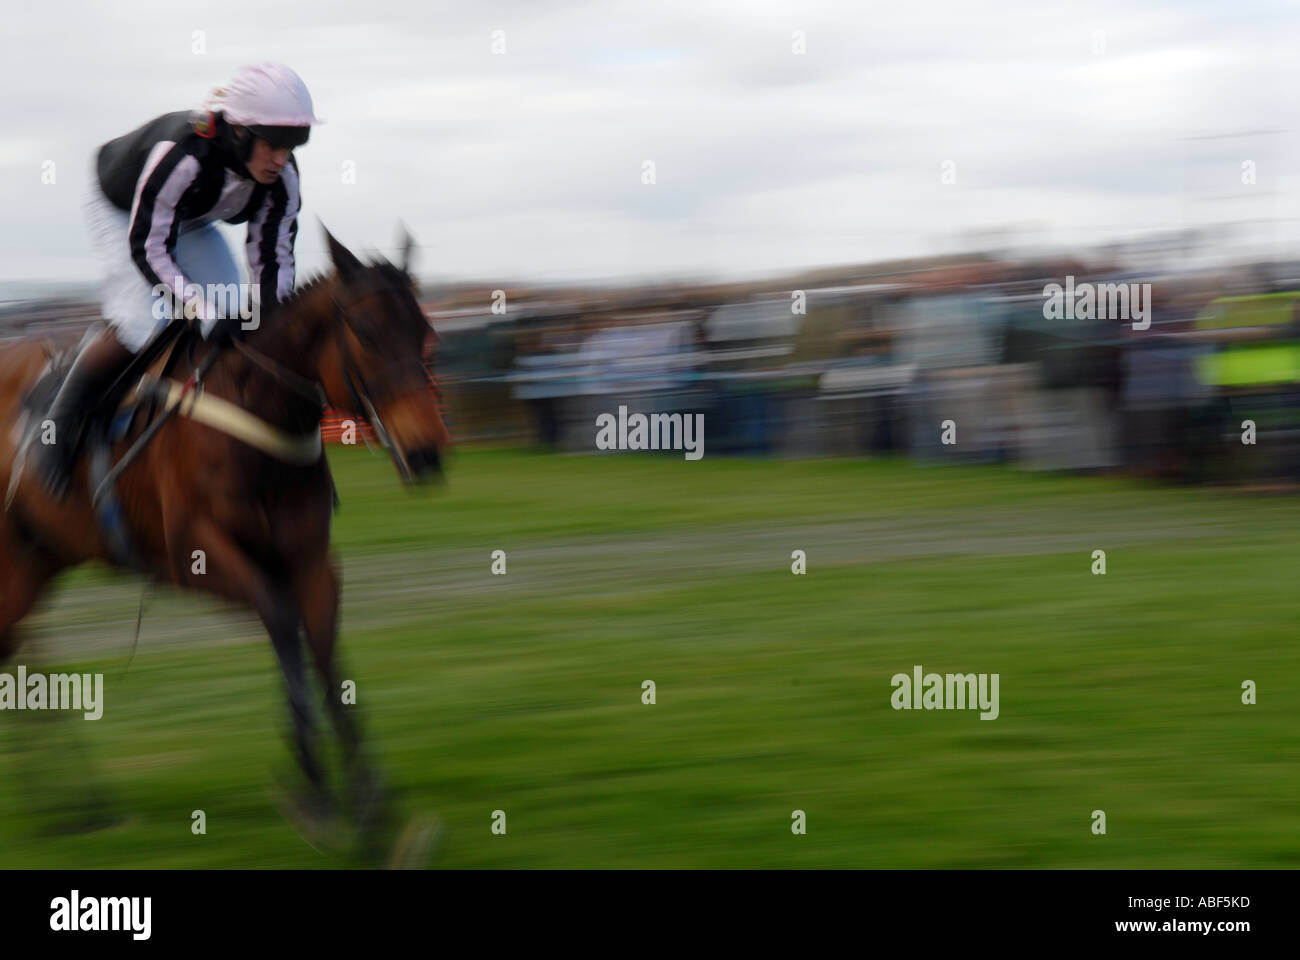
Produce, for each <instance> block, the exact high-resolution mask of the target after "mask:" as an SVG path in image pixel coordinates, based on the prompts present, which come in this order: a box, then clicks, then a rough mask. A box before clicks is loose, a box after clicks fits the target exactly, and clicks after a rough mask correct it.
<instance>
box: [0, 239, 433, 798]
mask: <svg viewBox="0 0 1300 960" xmlns="http://www.w3.org/2000/svg"><path fill="white" fill-rule="evenodd" d="M325 236H326V239H327V242H328V244H329V250H330V256H331V259H332V260H333V264H334V268H335V272H334V273H332V274H330V275H328V276H326V277H322V278H317V279H316V280H313V281H311V282H310V283H308V284H307V285H306V286H304V287H301V288H299V289H298V290H297V291H296V292H295V293H294V295H293V296H292V297H291V298H290V299H288V300H287V301H285V302H284V303H283V304H281V305H280V306H279V308H278V309H277V310H276V312H275V313H274V315H273V316H272V317H270V318H269V319H268V320H267V321H266V323H264V324H263V325H262V326H261V327H260V329H258V330H256V331H252V332H250V333H249V334H248V335H247V337H246V340H245V341H244V342H243V343H242V344H239V345H238V346H239V350H238V351H236V350H227V351H226V352H224V353H222V354H221V355H220V356H218V357H215V358H213V359H214V361H215V362H214V363H213V364H212V366H211V368H210V369H209V370H208V372H207V373H206V374H205V376H204V378H203V381H202V382H203V391H204V393H205V395H209V396H215V397H220V398H223V399H224V400H227V401H230V402H231V403H233V404H236V405H237V406H239V407H241V408H243V410H245V411H248V412H249V413H251V414H253V415H255V416H256V417H258V418H260V419H262V420H263V421H265V422H266V423H269V424H270V425H272V426H274V427H276V428H278V429H279V430H280V431H283V433H284V434H289V435H297V436H299V437H310V436H311V432H312V431H314V430H317V429H318V425H319V422H320V417H321V412H322V402H323V401H328V403H329V405H330V406H331V407H333V408H334V409H336V410H338V411H341V412H345V413H346V414H348V415H352V416H357V417H367V418H368V419H370V421H371V423H372V425H373V426H374V427H375V428H376V430H377V432H378V433H379V434H380V436H381V437H382V438H383V439H384V440H385V441H386V442H387V444H388V446H389V452H390V454H391V455H392V457H393V459H394V461H395V463H396V465H397V468H398V471H399V473H400V475H401V476H402V478H403V480H405V481H406V482H407V483H411V482H414V481H416V480H419V479H423V478H427V477H429V476H430V475H436V474H438V473H439V472H440V458H439V450H440V449H442V448H445V447H446V446H447V445H448V444H449V442H450V438H449V436H448V433H447V429H446V426H445V425H444V423H443V419H442V414H441V411H440V409H439V405H438V401H437V398H436V394H435V393H434V392H432V391H431V390H430V382H429V377H428V374H427V372H426V370H425V367H424V364H423V361H422V345H423V342H424V339H425V337H426V335H428V334H429V331H430V326H429V323H428V321H427V319H426V318H425V316H424V314H423V312H422V311H421V310H420V307H419V305H418V304H417V302H416V300H415V296H414V294H413V291H412V283H411V279H410V276H409V274H408V273H407V263H406V262H405V261H406V257H405V256H404V257H403V263H402V265H401V266H394V265H393V264H391V263H388V262H386V261H380V262H373V263H370V264H362V263H361V262H360V261H358V260H357V258H356V257H355V256H353V254H352V253H351V252H350V251H348V250H347V249H346V248H345V247H344V246H343V245H342V244H340V243H339V242H338V241H337V240H335V239H334V237H332V236H330V234H329V233H328V231H326V232H325ZM409 250H410V241H409V238H408V239H407V242H406V252H407V254H409ZM211 349H215V348H213V347H211V346H210V345H208V344H206V343H204V344H201V345H200V346H199V347H198V350H200V351H207V350H211ZM204 355H205V354H200V357H202V356H204ZM47 359H48V358H47V354H46V350H45V348H44V346H43V345H42V344H41V343H40V342H39V341H35V340H27V341H20V342H17V343H15V344H12V345H9V346H6V347H4V348H3V349H0V422H4V421H7V422H8V423H10V424H15V423H17V422H18V420H19V418H20V415H21V404H22V400H23V398H24V396H25V395H26V394H27V393H28V392H29V391H30V390H31V388H32V386H33V384H34V383H35V381H36V380H37V379H38V377H39V376H40V374H41V372H42V369H43V368H44V367H45V365H46V361H47ZM139 432H140V428H139V427H137V428H133V430H132V433H131V434H129V435H128V436H127V437H126V438H125V439H123V440H122V441H121V442H120V443H119V444H118V445H117V447H116V453H117V455H118V456H120V455H121V453H122V451H123V450H124V449H126V447H127V446H128V445H129V444H130V442H131V441H132V439H133V437H134V435H138V433H139ZM16 456H17V440H16V438H15V437H14V436H5V437H0V490H3V489H5V488H6V485H7V484H9V481H10V474H11V473H12V472H13V471H14V470H15V459H16ZM84 461H85V458H82V462H81V463H79V464H78V467H77V474H76V479H75V481H74V483H73V486H72V489H71V492H70V493H69V496H68V498H67V500H66V501H63V502H56V501H54V500H52V499H50V498H49V497H48V496H47V495H46V494H45V493H44V491H43V490H42V489H41V485H40V483H39V482H38V481H37V479H36V478H35V475H34V473H33V474H31V475H28V473H22V474H20V476H19V478H18V481H17V483H16V484H15V487H14V491H13V492H14V496H13V499H12V502H11V503H10V504H9V507H8V509H7V510H6V511H5V512H4V513H3V514H0V664H3V663H4V662H5V661H6V660H8V659H10V658H11V657H12V656H13V655H14V653H15V651H16V649H17V645H18V635H17V632H16V630H15V626H16V625H17V624H18V622H19V621H20V620H22V619H23V617H24V616H26V615H27V613H28V611H29V610H30V609H31V607H32V604H33V603H34V602H35V601H36V599H37V598H38V597H39V596H40V594H41V593H42V591H43V590H44V588H45V587H46V586H47V585H48V584H49V583H50V581H51V579H52V578H53V577H55V576H56V575H57V574H58V573H60V572H61V571H63V570H65V569H67V568H69V567H72V566H75V565H77V564H80V563H83V562H85V561H87V560H96V559H98V560H103V561H106V562H110V563H118V564H119V565H121V562H122V561H121V558H120V556H117V555H116V554H115V551H114V550H112V549H110V547H111V544H110V542H109V540H108V538H106V537H105V535H104V534H103V533H102V531H101V527H100V524H99V523H98V522H97V520H96V515H95V512H94V510H93V508H92V501H91V491H90V490H89V489H88V483H89V478H88V469H87V466H86V463H85V462H84ZM116 486H117V490H118V492H119V495H120V496H119V499H120V504H121V510H122V513H123V515H124V519H125V526H126V529H127V530H128V531H129V537H130V542H131V545H132V548H133V552H134V555H135V556H134V559H133V563H132V565H133V566H134V567H135V568H136V569H139V570H143V571H144V572H145V573H146V575H148V576H151V577H153V578H155V579H157V580H161V581H165V582H170V583H173V584H177V585H179V586H181V587H185V588H189V589H196V590H203V591H206V592H208V593H213V594H216V595H217V596H219V597H223V598H225V599H227V600H232V601H235V602H237V603H240V604H244V605H247V606H248V607H251V608H252V609H253V610H254V611H255V612H256V613H257V615H258V617H259V618H260V619H261V621H262V623H263V624H264V625H265V627H266V630H267V633H268V634H269V635H270V638H271V642H272V644H273V646H274V648H275V652H276V655H277V657H278V660H279V664H280V668H281V670H282V672H283V674H284V678H285V682H286V685H287V688H288V699H289V706H290V710H291V714H292V718H293V728H294V733H295V740H296V744H297V748H298V762H299V764H300V766H301V768H302V770H303V772H304V774H305V775H306V777H307V779H308V781H309V783H310V784H311V787H312V790H311V791H309V792H308V794H307V797H309V798H314V800H315V802H316V804H317V809H320V808H323V807H327V806H329V801H328V790H327V789H326V786H325V783H326V781H325V777H324V771H323V768H322V765H321V762H320V758H319V754H318V745H317V744H316V738H315V733H314V723H313V719H312V718H313V712H314V711H313V708H312V703H311V697H310V694H309V692H308V691H309V687H308V684H307V680H306V676H305V672H304V668H303V657H302V646H301V642H300V628H301V629H302V631H303V632H304V633H305V635H306V640H307V646H308V648H309V650H310V653H311V658H312V663H313V664H314V667H315V670H316V675H317V678H318V680H319V683H320V688H321V690H322V691H323V692H324V695H325V701H326V704H327V710H328V712H329V714H330V717H331V718H332V720H333V724H334V728H335V730H336V732H337V734H338V735H339V737H340V739H341V741H342V743H343V746H344V757H345V763H346V767H347V770H348V776H349V785H350V787H351V791H352V798H353V800H354V802H357V803H360V802H363V799H364V797H365V796H366V795H367V794H373V793H374V791H375V789H376V788H375V784H374V779H373V774H372V773H371V772H370V770H369V768H368V767H367V765H366V764H365V761H364V759H363V758H362V757H361V756H360V753H361V751H360V746H361V741H360V735H359V732H358V728H357V726H356V724H355V723H354V721H353V719H352V718H351V717H350V716H349V714H348V708H346V707H345V706H344V705H343V703H342V697H341V692H340V678H339V676H338V674H337V670H336V666H335V643H336V639H337V628H338V605H339V576H338V572H337V565H336V563H335V561H334V558H333V557H332V555H331V552H330V548H329V536H330V520H331V517H332V514H333V507H334V499H333V497H334V491H333V483H332V481H331V478H330V471H329V465H328V463H327V461H326V459H325V456H324V453H323V452H321V453H320V454H319V456H317V457H316V459H315V460H314V462H310V463H307V464H302V463H291V462H282V461H281V460H278V459H276V458H275V457H273V456H271V455H269V454H267V453H264V452H262V450H260V449H258V448H255V447H254V446H252V445H249V444H248V443H246V442H244V441H242V440H239V439H235V438H234V437H233V436H230V435H228V434H227V433H225V432H220V431H218V430H217V429H214V428H213V427H212V426H208V425H205V424H204V423H200V422H196V420H194V419H190V418H187V417H184V416H173V417H172V418H171V419H169V420H168V421H167V422H166V423H165V424H164V425H163V426H162V427H161V428H160V429H159V430H158V433H157V434H156V436H154V438H153V439H152V441H151V442H150V443H149V445H148V446H147V447H145V448H144V450H143V452H142V453H141V455H140V456H139V457H138V458H137V459H136V460H135V461H134V462H132V463H131V464H130V465H129V466H128V467H127V468H126V469H125V470H124V471H123V472H122V474H121V476H120V478H119V479H118V482H117V485H116ZM198 550H201V551H203V554H204V555H205V564H204V565H203V566H204V567H205V569H204V572H202V573H196V572H195V570H196V567H197V566H198V565H196V564H195V560H194V558H195V556H196V554H195V551H198ZM372 799H373V797H372Z"/></svg>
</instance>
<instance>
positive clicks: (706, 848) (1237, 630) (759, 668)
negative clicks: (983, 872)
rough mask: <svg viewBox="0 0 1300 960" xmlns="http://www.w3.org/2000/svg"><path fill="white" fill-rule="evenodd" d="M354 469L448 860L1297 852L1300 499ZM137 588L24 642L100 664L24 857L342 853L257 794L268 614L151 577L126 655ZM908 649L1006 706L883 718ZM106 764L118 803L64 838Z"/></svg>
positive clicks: (268, 694) (60, 861)
mask: <svg viewBox="0 0 1300 960" xmlns="http://www.w3.org/2000/svg"><path fill="white" fill-rule="evenodd" d="M330 457H331V461H332V463H333V464H334V466H335V472H336V478H337V481H338V486H339V490H340V493H341V495H342V497H343V508H342V510H341V512H340V513H339V514H338V515H337V517H336V519H335V524H336V527H335V543H336V546H337V549H338V551H339V553H340V557H341V560H342V565H343V571H344V594H343V611H344V615H343V635H342V649H343V653H344V663H345V669H344V674H343V675H344V676H345V677H348V678H350V679H353V680H355V681H356V683H357V689H358V700H359V706H358V709H359V710H360V711H361V712H362V715H363V717H364V719H365V722H366V724H367V728H368V730H369V732H370V734H371V739H372V741H373V745H374V747H375V749H376V752H377V753H378V754H379V756H380V758H381V760H382V764H383V768H384V770H385V772H386V774H387V775H388V777H389V779H390V781H391V782H392V784H393V785H394V786H395V787H396V788H398V789H399V790H400V791H401V798H402V803H403V805H404V807H405V808H406V809H407V810H408V811H425V812H429V813H432V814H434V815H436V816H437V817H438V818H439V819H440V820H441V821H442V823H443V825H444V832H443V840H442V845H441V850H440V854H439V856H438V859H437V861H436V865H438V866H442V867H559V868H566V867H995V868H996V867H1084V868H1089V867H1135V868H1136V867H1264V868H1281V867H1296V866H1297V865H1300V808H1297V806H1296V803H1295V797H1296V794H1297V787H1300V765H1298V763H1297V760H1298V759H1300V710H1297V704H1300V644H1298V643H1297V617H1296V597H1297V589H1296V578H1297V573H1300V562H1297V548H1296V540H1297V538H1296V531H1297V530H1298V529H1300V502H1298V501H1297V500H1296V499H1294V498H1286V497H1269V498H1252V497H1248V496H1244V495H1240V494H1233V493H1226V492H1219V491H1209V490H1192V489H1168V488H1153V487H1146V486H1142V485H1139V484H1137V483H1134V482H1131V481H1126V480H1115V479H1104V478H1083V477H1060V476H1044V475H1026V474H1019V473H1015V472H1011V471H1008V470H1005V469H1002V468H993V467H942V468H939V467H925V466H918V465H913V464H905V463H896V462H860V461H811V462H765V461H746V460H719V459H708V458H706V459H704V460H702V461H699V462H694V463H691V462H685V461H684V460H682V459H681V458H680V457H676V458H675V457H673V456H663V457H658V458H655V457H651V456H644V457H636V456H604V457H567V456H547V455H541V454H533V453H527V452H511V451H469V452H463V453H461V454H460V455H459V456H458V457H457V458H456V459H455V460H454V461H453V462H452V463H451V465H450V470H449V483H448V485H447V486H446V488H444V489H441V490H433V491H431V492H428V493H420V494H417V495H414V496H411V495H408V494H406V493H404V492H403V491H402V490H401V489H400V487H399V485H398V482H397V479H396V476H395V474H394V472H393V470H392V467H391V465H390V464H389V463H388V462H387V461H386V460H383V459H381V458H379V457H377V456H372V455H370V454H368V453H367V452H365V451H357V450H347V451H342V450H332V451H331V454H330ZM497 549H500V550H505V551H506V553H507V557H508V559H507V563H508V568H507V569H508V573H507V574H506V575H505V576H492V575H491V574H490V572H489V565H490V560H489V556H490V554H491V552H492V551H493V550H497ZM796 549H801V550H805V551H806V552H807V556H808V573H807V574H806V575H804V576H795V575H792V573H791V572H790V564H791V559H790V557H791V551H792V550H796ZM1095 549H1103V550H1105V551H1106V554H1107V567H1108V572H1107V573H1106V575H1105V576H1094V575H1092V573H1091V572H1090V568H1091V565H1092V559H1091V556H1090V555H1091V553H1092V551H1093V550H1095ZM139 595H140V586H139V584H138V582H136V581H133V580H131V579H129V578H122V577H117V576H113V575H109V574H107V573H106V572H104V571H93V570H88V571H80V572H78V573H76V574H74V575H72V576H70V577H68V578H67V579H66V580H65V582H64V584H63V585H62V586H61V587H60V589H59V590H58V591H57V592H56V593H55V594H54V595H53V596H52V598H51V599H50V601H49V603H48V604H47V605H46V606H45V607H44V608H42V609H41V610H40V611H39V613H38V614H37V615H35V616H34V617H33V618H32V619H31V620H30V621H29V634H28V635H29V639H30V640H31V641H32V645H31V646H30V647H29V648H25V649H24V651H23V652H22V653H21V654H20V656H19V658H18V661H17V662H21V663H26V664H28V665H29V667H30V668H31V669H41V668H40V667H39V666H37V664H39V663H42V662H58V663H59V664H61V665H62V664H65V663H66V662H68V659H67V658H69V657H71V658H72V660H73V661H75V663H76V664H77V665H78V666H79V667H80V669H83V670H87V671H102V672H103V673H105V674H106V679H105V686H106V694H105V700H106V703H105V710H104V716H103V718H102V719H101V720H99V721H96V722H86V721H82V720H80V719H77V720H75V721H72V720H66V719H63V720H57V721H56V720H53V719H50V718H49V717H48V716H46V717H41V718H39V719H37V718H35V717H34V716H33V715H31V714H22V715H19V714H15V713H4V714H0V738H2V739H0V867H6V868H11V867H247V866H254V867H341V866H347V865H349V864H348V863H347V862H346V861H344V860H342V859H337V858H334V857H331V856H322V855H320V854H318V853H316V852H315V851H313V850H312V849H311V848H309V847H308V846H307V845H306V844H304V842H303V841H302V840H301V839H300V838H299V837H298V836H297V835H296V834H295V833H294V832H293V831H292V830H290V829H289V828H288V826H287V825H286V824H285V822H284V821H283V820H282V819H281V818H280V817H279V815H278V814H277V813H276V812H275V810H274V808H273V806H272V804H271V802H270V799H269V789H268V788H269V783H270V781H271V774H272V771H273V770H276V771H278V770H281V769H288V768H289V767H290V766H291V760H290V753H289V750H288V746H287V743H286V741H285V737H284V734H285V724H284V722H283V721H284V719H285V713H284V706H283V703H282V697H281V693H280V680H279V675H278V671H277V670H276V668H275V665H274V657H273V655H272V653H271V650H270V646H269V644H268V643H267V642H266V640H265V639H264V637H263V636H262V635H261V633H260V631H259V629H258V628H257V626H256V624H255V623H253V622H252V621H251V619H250V618H248V617H246V616H243V615H241V614H237V613H233V612H231V611H229V610H228V609H226V608H223V607H220V606H218V605H215V604H213V603H210V602H208V601H204V600H194V599H188V598H178V597H175V596H166V595H163V596H155V597H154V598H153V599H151V600H150V603H149V606H148V607H147V609H146V614H145V620H144V635H143V639H142V641H141V645H140V649H139V651H138V653H137V654H136V657H135V660H134V662H133V663H132V664H131V667H130V670H129V672H128V671H127V670H126V667H127V661H128V656H129V652H130V642H131V636H132V633H133V632H134V625H135V612H136V603H137V601H138V599H139ZM42 658H44V659H42ZM51 658H53V660H51ZM914 664H922V665H923V666H924V667H925V669H926V671H927V672H928V671H931V670H933V671H936V672H939V673H949V672H962V673H965V672H975V673H998V674H999V675H1000V681H1001V682H1000V695H1001V696H1000V700H1001V703H1000V716H999V717H998V718H997V719H996V720H991V721H982V720H980V719H979V718H978V715H977V714H976V713H975V712H971V711H895V710H893V709H891V707H890V694H891V692H892V691H891V687H890V678H891V676H892V675H894V674H895V673H900V672H902V673H910V672H911V669H912V666H913V665H914ZM5 669H10V670H12V669H13V667H12V665H11V666H10V667H6V668H5ZM645 680H653V681H655V683H656V685H657V702H656V703H655V704H654V705H652V706H651V705H644V704H642V702H641V692H642V691H641V684H642V682H643V681H645ZM1245 680H1253V681H1255V682H1256V683H1257V684H1258V703H1257V704H1256V705H1253V706H1247V705H1243V704H1242V702H1241V684H1242V682H1243V681H1245ZM85 778H89V779H90V780H92V781H95V782H100V783H102V784H103V785H105V786H106V787H107V788H108V790H109V791H110V793H111V795H112V796H113V798H114V804H115V808H116V809H117V810H118V812H119V813H120V814H121V815H123V816H124V817H125V820H124V822H122V823H120V824H118V825H117V826H114V827H112V828H110V829H106V830H102V831H99V832H95V833H90V834H82V835H65V834H60V833H58V832H57V826H58V823H59V822H60V814H59V810H58V809H57V806H58V805H59V804H60V803H63V802H65V801H66V800H67V798H68V797H71V796H74V795H75V793H76V790H75V785H76V784H78V783H80V782H82V780H83V779H85ZM52 807H54V808H56V809H51V808H52ZM196 809H202V810H204V811H205V812H206V815H207V834H206V835H204V836H194V835H193V834H192V833H191V831H190V822H191V821H190V815H191V811H193V810H196ZM498 809H500V810H504V811H505V813H506V816H507V827H508V833H507V834H506V835H505V836H494V835H493V834H492V833H491V831H490V824H491V815H492V811H494V810H498ZM796 809H799V810H803V811H805V812H806V816H807V834H806V835H805V836H795V835H793V834H792V832H791V829H790V824H791V812H792V811H793V810H796ZM1097 809H1100V810H1104V811H1105V813H1106V817H1107V834H1106V835H1105V836H1094V835H1093V833H1092V832H1091V825H1092V819H1091V816H1090V815H1091V813H1092V811H1093V810H1097Z"/></svg>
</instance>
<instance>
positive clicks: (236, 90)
mask: <svg viewBox="0 0 1300 960" xmlns="http://www.w3.org/2000/svg"><path fill="white" fill-rule="evenodd" d="M206 106H207V108H208V109H209V110H211V111H213V112H215V113H222V114H224V115H225V118H226V122H227V123H233V124H238V125H239V126H243V127H248V128H249V130H250V131H252V133H253V134H254V135H255V136H258V137H261V138H262V139H263V140H266V141H268V142H269V143H271V144H272V145H274V146H286V147H298V146H302V145H303V144H304V143H306V142H307V135H308V133H309V132H310V129H311V126H312V124H314V123H324V122H325V121H324V120H322V119H321V118H320V117H317V116H315V114H313V113H312V105H311V94H310V93H308V92H307V85H306V84H305V83H303V82H302V77H300V76H298V74H296V73H294V72H293V71H292V70H290V69H289V68H288V67H286V66H285V65H284V64H282V63H259V64H257V65H256V66H247V67H241V68H240V69H239V72H238V73H236V74H235V75H234V77H232V78H231V80H230V82H229V83H228V84H226V85H225V86H224V87H218V88H217V89H216V90H214V91H213V92H212V95H211V96H210V97H209V98H208V100H207V104H206Z"/></svg>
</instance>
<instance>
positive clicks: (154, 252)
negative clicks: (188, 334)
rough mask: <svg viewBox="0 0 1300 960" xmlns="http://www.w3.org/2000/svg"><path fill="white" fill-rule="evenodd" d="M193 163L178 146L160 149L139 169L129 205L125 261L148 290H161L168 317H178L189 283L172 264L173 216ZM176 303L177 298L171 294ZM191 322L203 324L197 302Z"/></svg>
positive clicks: (194, 171) (200, 300)
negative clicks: (128, 248) (129, 261)
mask: <svg viewBox="0 0 1300 960" xmlns="http://www.w3.org/2000/svg"><path fill="white" fill-rule="evenodd" d="M199 171H200V164H199V160H198V158H197V157H195V156H194V155H193V154H192V153H190V152H188V151H187V150H185V149H184V147H183V146H182V145H181V144H165V143H160V144H158V146H156V147H155V148H154V154H153V155H152V156H150V158H149V162H147V163H146V164H145V167H144V171H143V172H142V173H141V174H140V181H139V183H137V184H136V190H135V200H134V202H133V203H132V204H131V225H130V232H129V240H130V244H131V259H132V260H133V261H134V262H135V265H136V267H137V268H138V269H139V270H140V273H141V274H143V275H144V278H145V279H146V280H147V281H149V284H150V285H151V286H152V287H154V288H155V290H158V289H159V288H162V290H164V291H165V292H164V293H163V296H164V298H165V299H166V302H167V303H168V305H169V306H170V307H171V315H172V316H173V317H179V316H181V315H182V312H183V309H184V306H185V298H184V291H185V287H186V285H187V284H188V283H189V281H188V280H187V279H186V277H185V276H184V274H182V273H181V268H180V266H179V265H178V264H177V263H176V261H175V260H174V259H173V253H174V251H175V249H176V234H177V229H178V226H179V225H178V224H177V222H176V220H177V217H178V216H179V214H178V210H177V207H178V206H179V204H180V201H181V197H183V196H184V195H185V191H186V190H188V189H189V188H190V186H191V185H192V184H193V183H194V181H195V178H196V177H198V175H199ZM178 290H179V291H180V294H181V295H180V297H179V298H178V297H177V291H178ZM193 310H194V311H195V315H194V319H195V320H200V321H201V320H204V319H206V318H205V317H204V309H203V298H202V297H199V298H196V301H195V305H194V307H193Z"/></svg>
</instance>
